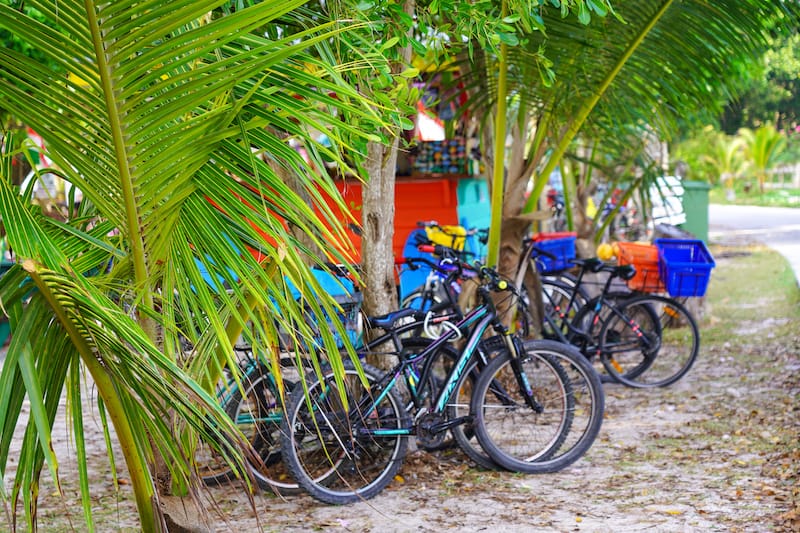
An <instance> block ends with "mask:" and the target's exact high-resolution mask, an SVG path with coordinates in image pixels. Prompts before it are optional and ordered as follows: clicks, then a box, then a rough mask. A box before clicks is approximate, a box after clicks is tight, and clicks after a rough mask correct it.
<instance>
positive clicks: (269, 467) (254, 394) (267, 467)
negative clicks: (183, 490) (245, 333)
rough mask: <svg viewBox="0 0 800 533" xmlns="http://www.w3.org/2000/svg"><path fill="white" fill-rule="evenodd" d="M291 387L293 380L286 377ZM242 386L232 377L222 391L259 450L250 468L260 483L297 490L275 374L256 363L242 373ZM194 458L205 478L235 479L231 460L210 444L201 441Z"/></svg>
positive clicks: (265, 486)
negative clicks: (283, 446) (286, 453)
mask: <svg viewBox="0 0 800 533" xmlns="http://www.w3.org/2000/svg"><path fill="white" fill-rule="evenodd" d="M284 383H285V386H286V387H287V389H289V390H291V388H292V386H293V382H291V381H284ZM241 385H242V388H239V386H238V385H236V382H234V381H231V383H230V384H229V385H228V386H227V388H226V392H224V393H221V400H222V401H223V409H224V410H225V413H227V415H228V416H229V417H230V418H231V420H233V421H234V423H235V424H236V425H237V427H238V428H239V430H240V431H241V432H242V434H243V435H244V436H245V438H246V439H247V440H248V442H249V443H250V445H251V446H252V448H253V449H254V450H255V452H256V453H257V454H258V459H255V460H251V461H250V468H251V473H252V474H253V477H254V478H255V480H256V483H257V484H258V486H259V487H260V488H262V489H264V490H272V491H273V492H275V493H277V494H279V495H288V494H296V493H299V492H300V491H301V489H300V486H299V485H298V484H297V483H296V482H295V481H294V480H293V479H292V478H291V476H290V474H289V473H288V470H287V469H286V467H285V465H284V464H283V461H282V460H281V454H280V438H279V437H280V427H281V421H282V419H283V406H282V405H281V401H280V394H279V393H278V385H277V383H276V381H275V377H274V376H272V375H271V373H270V371H269V369H268V368H267V367H266V366H264V365H261V364H257V365H253V366H252V367H251V368H250V369H249V370H247V371H246V374H245V375H243V376H242V377H241ZM195 460H196V462H197V464H198V469H199V472H200V476H201V478H202V480H203V482H204V483H205V484H206V485H219V484H221V483H225V482H228V481H232V480H233V479H235V477H236V476H235V475H234V473H233V471H232V470H231V469H230V467H229V465H228V463H227V462H226V461H225V460H224V458H223V457H221V456H220V455H219V454H217V453H215V452H213V451H212V450H211V448H210V447H209V446H207V445H204V444H201V445H200V447H199V449H198V450H197V452H196V454H195Z"/></svg>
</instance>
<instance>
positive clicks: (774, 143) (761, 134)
mask: <svg viewBox="0 0 800 533" xmlns="http://www.w3.org/2000/svg"><path fill="white" fill-rule="evenodd" d="M738 136H739V138H740V139H741V140H742V142H743V143H744V152H745V158H746V160H747V162H748V163H749V164H750V168H751V169H752V170H753V172H754V173H755V177H756V179H757V180H758V188H759V190H760V191H761V192H762V193H763V192H764V183H765V182H766V181H767V173H768V171H769V170H770V169H771V168H773V167H774V166H775V165H777V164H778V163H779V162H780V157H781V155H782V153H783V151H784V150H785V149H786V146H787V144H788V141H787V140H786V136H785V135H783V134H782V133H781V132H779V131H778V130H776V129H775V126H773V125H772V124H765V125H763V126H760V127H758V128H756V129H755V130H752V129H750V128H742V129H740V130H739V132H738Z"/></svg>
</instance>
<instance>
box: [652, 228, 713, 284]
mask: <svg viewBox="0 0 800 533" xmlns="http://www.w3.org/2000/svg"><path fill="white" fill-rule="evenodd" d="M653 244H655V245H656V248H658V271H659V274H660V275H661V280H662V281H663V282H664V285H665V286H666V287H667V292H668V293H669V295H670V296H672V297H679V296H704V295H705V293H706V289H707V288H708V281H709V279H710V278H711V269H713V268H714V267H715V266H716V263H715V262H714V257H712V255H711V252H709V251H708V248H706V245H705V243H704V242H703V241H701V240H691V239H656V240H655V241H654V242H653Z"/></svg>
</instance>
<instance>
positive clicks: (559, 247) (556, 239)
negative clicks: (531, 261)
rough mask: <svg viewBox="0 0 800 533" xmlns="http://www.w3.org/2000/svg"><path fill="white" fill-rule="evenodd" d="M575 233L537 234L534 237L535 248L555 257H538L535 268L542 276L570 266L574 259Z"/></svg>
mask: <svg viewBox="0 0 800 533" xmlns="http://www.w3.org/2000/svg"><path fill="white" fill-rule="evenodd" d="M575 239H576V235H575V233H571V232H559V233H539V234H538V235H536V236H535V237H534V241H536V247H537V248H539V249H540V250H544V251H545V252H548V253H550V254H552V255H554V256H555V259H552V258H550V257H546V256H544V255H540V256H538V257H537V258H536V267H537V270H539V272H541V273H542V274H550V273H553V272H560V271H562V270H566V269H568V268H570V267H571V266H572V263H571V262H570V260H571V259H575Z"/></svg>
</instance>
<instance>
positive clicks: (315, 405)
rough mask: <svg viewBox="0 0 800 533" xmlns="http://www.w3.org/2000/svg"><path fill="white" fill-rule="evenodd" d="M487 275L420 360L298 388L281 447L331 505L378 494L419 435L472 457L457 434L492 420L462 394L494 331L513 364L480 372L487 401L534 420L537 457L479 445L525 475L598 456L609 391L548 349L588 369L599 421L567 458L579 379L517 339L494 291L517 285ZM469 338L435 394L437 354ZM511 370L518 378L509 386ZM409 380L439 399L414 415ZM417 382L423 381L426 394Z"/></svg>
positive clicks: (297, 473)
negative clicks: (591, 451) (593, 452)
mask: <svg viewBox="0 0 800 533" xmlns="http://www.w3.org/2000/svg"><path fill="white" fill-rule="evenodd" d="M479 274H480V279H481V280H482V281H483V284H482V285H481V287H480V290H479V294H480V295H481V300H482V304H481V305H479V306H477V307H475V308H474V309H472V310H471V311H470V312H469V313H467V314H466V316H464V317H463V318H462V319H461V320H460V321H458V322H457V323H456V324H453V327H448V328H445V329H446V332H445V333H443V334H442V335H441V336H439V337H438V338H437V339H418V340H419V341H420V342H421V343H424V344H426V345H427V346H426V347H425V348H423V349H422V350H421V351H417V352H415V353H402V354H398V355H399V356H400V357H399V362H398V363H397V364H396V365H395V366H394V367H393V368H392V369H390V370H389V371H387V372H380V371H378V370H377V369H375V368H373V367H370V366H367V365H362V367H363V376H364V377H365V378H366V381H365V380H363V379H362V374H361V372H360V371H359V370H357V369H356V368H355V367H354V366H353V365H351V364H349V365H346V366H345V368H344V372H345V379H344V380H341V379H337V378H336V375H335V373H333V372H332V371H327V372H323V373H322V375H318V376H310V379H309V380H308V381H304V382H302V386H297V387H296V388H295V390H294V392H293V393H292V395H291V397H290V399H289V401H288V403H287V412H286V414H287V416H286V419H285V421H284V426H283V428H284V431H283V432H282V435H281V450H282V453H283V455H284V461H285V462H286V463H287V465H288V467H289V470H290V472H291V473H292V475H293V476H294V477H295V479H297V481H298V482H299V483H300V485H302V486H303V487H304V488H305V489H306V490H308V492H309V493H310V494H311V495H312V496H314V497H315V498H317V499H319V500H321V501H324V502H327V503H331V504H343V503H350V502H354V501H358V500H360V499H367V498H371V497H373V496H375V495H376V494H378V493H379V492H380V491H381V490H382V489H383V488H384V487H385V486H386V485H388V483H390V482H391V480H392V478H393V477H394V475H395V474H396V473H397V471H398V470H399V468H400V466H401V464H402V461H403V457H404V455H405V452H406V449H407V439H408V438H409V437H410V436H412V435H417V437H418V438H420V437H422V438H423V439H427V440H428V441H429V442H436V441H438V440H439V439H441V438H442V437H441V435H442V434H443V433H444V432H446V431H448V430H451V432H452V434H453V435H454V437H455V438H456V441H457V442H458V443H459V445H462V446H463V445H465V444H466V447H465V451H467V449H469V448H470V446H471V445H470V444H468V443H464V442H463V437H464V436H465V433H464V432H459V431H453V430H454V429H456V428H459V427H463V426H464V425H467V424H474V423H475V422H476V421H478V423H487V416H485V415H483V416H481V415H477V414H476V413H478V412H481V411H482V409H483V407H484V406H483V405H482V404H481V403H480V402H478V401H476V400H475V393H474V392H472V393H471V394H472V398H473V401H472V402H471V403H472V405H471V407H470V409H469V411H466V408H465V406H464V405H460V406H459V405H457V402H454V401H453V400H454V398H453V396H454V394H453V393H454V392H455V391H461V390H463V389H464V387H463V384H464V381H465V380H468V379H469V376H470V375H471V372H470V370H471V368H470V362H471V361H472V359H473V354H474V353H475V351H476V350H477V349H478V347H479V345H480V344H481V338H482V337H483V335H484V333H485V332H486V331H487V330H488V329H489V327H494V328H495V330H496V331H497V332H498V335H499V338H500V342H502V343H504V344H505V349H506V350H507V351H508V353H504V354H502V355H501V357H500V358H498V359H495V361H501V363H504V364H498V363H495V362H493V363H489V365H488V366H487V367H486V369H484V370H483V371H481V372H480V373H479V376H480V377H479V381H483V382H484V383H485V384H486V385H484V386H483V388H482V389H481V390H482V391H483V396H482V398H483V399H484V401H487V400H486V398H488V397H489V396H491V397H492V398H493V399H495V400H494V401H492V403H491V405H492V406H495V405H501V406H505V408H506V409H505V410H503V409H500V410H494V409H493V410H492V412H493V413H495V414H497V415H500V414H506V415H507V414H510V413H515V414H523V413H527V415H528V416H527V418H526V419H525V421H524V422H525V423H527V424H528V425H530V429H531V430H532V433H531V435H530V438H529V439H526V444H527V446H528V450H527V452H526V453H525V454H523V458H524V460H520V459H519V457H518V456H519V453H518V451H517V450H516V449H510V448H509V443H508V442H507V441H506V440H500V439H497V437H496V436H495V434H494V433H493V432H490V431H488V430H484V431H482V432H481V431H480V430H479V429H478V428H475V429H476V433H478V438H479V439H482V440H483V441H485V442H486V443H488V449H486V451H487V453H489V454H490V456H491V458H492V459H493V460H494V461H495V462H496V463H497V464H500V465H508V464H513V465H514V468H515V470H518V471H521V472H527V473H539V472H546V471H552V470H553V469H558V468H563V467H565V466H567V465H568V464H571V463H572V462H574V461H575V460H577V459H578V458H579V457H580V456H581V455H582V454H583V453H584V452H585V450H586V449H588V447H589V446H590V445H591V443H592V442H593V441H594V439H595V438H596V436H597V433H598V432H599V428H600V424H601V423H602V412H603V392H602V388H601V386H600V383H599V380H598V379H597V376H596V375H595V373H594V371H593V369H592V368H591V366H590V365H588V363H586V362H585V361H584V360H583V359H582V357H581V356H580V355H579V354H576V353H574V352H573V351H572V350H571V349H570V348H569V347H567V346H565V345H559V344H557V343H555V344H554V343H551V344H549V345H548V346H547V348H548V350H550V351H553V352H558V353H559V354H560V357H561V358H562V360H564V361H569V364H570V365H571V367H573V368H577V369H579V372H580V375H581V378H582V379H583V380H584V381H583V382H582V383H581V384H580V386H581V387H584V389H582V390H581V396H580V398H579V399H580V400H581V401H587V403H589V406H588V407H589V412H590V413H591V423H589V424H588V425H587V428H581V435H580V438H579V439H577V440H576V441H575V442H570V444H569V449H568V450H566V451H562V449H561V447H562V445H564V444H565V442H567V440H568V439H567V436H568V435H569V431H570V429H571V424H572V420H573V415H574V411H575V402H576V397H575V395H574V394H573V389H572V381H571V377H570V375H568V374H567V373H566V372H565V371H564V369H563V368H562V366H561V364H560V363H559V362H558V360H557V359H556V358H555V357H550V356H548V355H547V353H540V352H539V351H538V350H537V345H536V343H535V341H533V342H532V343H529V344H526V345H523V343H522V341H521V340H520V339H519V338H517V337H515V336H512V335H509V334H508V331H507V330H506V328H505V327H503V325H502V324H501V323H500V321H499V320H498V317H497V314H496V312H495V308H494V305H493V303H492V300H491V298H490V297H489V293H490V292H492V291H496V292H500V291H506V290H509V289H512V290H513V288H512V287H511V286H510V285H509V284H508V283H507V282H506V281H505V280H502V279H500V278H499V276H497V274H496V272H494V271H493V270H491V269H487V268H485V267H483V268H481V269H480V270H479ZM406 312H408V311H406ZM386 325H387V326H389V325H390V324H386ZM460 332H465V333H466V339H465V342H464V346H463V348H462V349H461V350H460V351H459V353H458V355H457V358H456V360H455V362H454V363H453V366H452V368H451V369H449V370H448V373H447V375H446V377H445V379H444V381H443V382H442V383H441V386H439V387H438V390H433V388H432V387H430V386H426V384H430V383H436V381H435V380H432V379H431V378H430V376H431V368H432V362H433V361H435V360H436V359H437V358H436V357H434V356H435V355H436V353H437V352H438V351H439V350H440V349H443V348H445V347H447V346H449V345H448V343H449V342H450V341H451V340H452V339H453V338H455V337H456V336H457V335H459V333H460ZM404 342H406V341H404ZM448 349H452V348H448ZM509 364H510V366H509ZM418 365H421V369H420V370H419V374H417V369H418V368H419V366H418ZM492 365H494V366H492ZM490 368H492V369H493V370H492V372H493V373H494V374H496V375H497V379H493V378H486V377H485V375H484V372H485V371H488V370H489V369H490ZM508 369H510V370H511V375H512V377H513V379H512V380H507V379H505V378H506V377H507V376H505V373H506V371H507V370H508ZM501 378H502V379H501ZM401 382H403V383H405V384H406V386H407V387H408V389H409V391H411V392H412V394H415V393H419V392H422V396H424V395H425V393H426V392H427V394H429V395H430V394H431V393H435V395H433V396H429V400H430V401H423V402H418V403H417V402H415V403H413V405H414V406H416V407H419V406H421V407H422V408H418V409H417V410H415V411H414V412H413V417H412V413H410V412H409V411H408V410H407V409H406V408H405V407H406V406H405V405H404V403H403V400H402V398H401V396H400V393H399V387H398V386H399V384H400V383H401ZM417 384H422V389H421V390H420V389H417ZM475 390H478V388H477V385H476V389H475ZM546 393H549V394H546ZM584 395H585V396H584ZM455 399H456V400H457V399H458V398H455ZM486 405H489V404H488V403H487V404H486ZM459 407H460V410H458V409H459ZM492 420H494V418H492ZM520 423H522V422H520ZM481 434H482V435H483V436H482V437H481ZM534 437H535V438H534ZM490 450H491V451H490ZM537 461H541V463H539V462H537Z"/></svg>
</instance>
